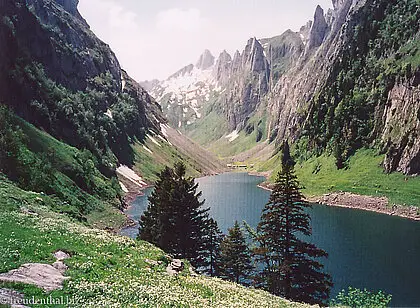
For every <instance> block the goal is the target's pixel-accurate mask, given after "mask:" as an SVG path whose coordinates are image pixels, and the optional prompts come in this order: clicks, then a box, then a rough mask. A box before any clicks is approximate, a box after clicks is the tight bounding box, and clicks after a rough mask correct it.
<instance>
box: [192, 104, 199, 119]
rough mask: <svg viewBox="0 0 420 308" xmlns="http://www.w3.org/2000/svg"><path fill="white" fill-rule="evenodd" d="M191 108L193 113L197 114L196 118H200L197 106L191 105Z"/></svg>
mask: <svg viewBox="0 0 420 308" xmlns="http://www.w3.org/2000/svg"><path fill="white" fill-rule="evenodd" d="M192 109H193V110H194V112H195V115H196V116H197V118H198V119H200V118H201V113H200V112H199V111H198V108H197V107H192Z"/></svg>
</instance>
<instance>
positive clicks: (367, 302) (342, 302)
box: [330, 287, 392, 308]
mask: <svg viewBox="0 0 420 308" xmlns="http://www.w3.org/2000/svg"><path fill="white" fill-rule="evenodd" d="M391 299H392V295H389V294H385V293H383V292H382V291H379V292H377V293H374V292H371V291H368V290H366V289H364V290H360V289H356V288H352V287H349V289H348V290H347V291H346V290H342V291H340V293H338V295H337V296H336V298H335V299H333V300H332V301H331V303H330V306H333V307H350V308H368V307H375V308H386V307H388V305H389V303H390V302H391Z"/></svg>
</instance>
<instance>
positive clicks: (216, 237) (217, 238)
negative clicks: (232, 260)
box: [205, 218, 224, 276]
mask: <svg viewBox="0 0 420 308" xmlns="http://www.w3.org/2000/svg"><path fill="white" fill-rule="evenodd" d="M223 237H224V236H223V233H222V231H220V229H219V227H218V225H217V222H216V221H215V220H214V219H213V218H210V219H209V221H208V227H207V239H206V252H207V260H206V263H207V264H205V267H207V269H206V270H205V272H206V273H207V274H208V275H210V276H219V275H220V262H221V261H220V245H221V242H222V240H223Z"/></svg>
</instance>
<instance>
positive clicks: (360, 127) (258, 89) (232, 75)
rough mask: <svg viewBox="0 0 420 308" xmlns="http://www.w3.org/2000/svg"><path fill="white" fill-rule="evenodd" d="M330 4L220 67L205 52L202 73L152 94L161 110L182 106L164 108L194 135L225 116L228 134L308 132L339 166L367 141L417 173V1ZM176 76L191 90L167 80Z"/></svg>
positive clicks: (391, 166)
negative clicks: (295, 27) (170, 104)
mask: <svg viewBox="0 0 420 308" xmlns="http://www.w3.org/2000/svg"><path fill="white" fill-rule="evenodd" d="M332 4H333V8H331V9H328V10H327V11H326V12H325V11H324V10H323V9H322V8H321V7H320V6H317V7H316V9H315V12H314V18H313V21H309V22H308V23H307V24H305V25H304V26H302V27H301V28H300V30H299V32H294V31H291V30H287V31H286V32H285V33H283V34H282V35H279V36H276V37H273V38H263V39H257V38H251V39H249V40H248V42H247V44H246V45H245V48H244V49H243V51H242V52H239V51H237V52H235V54H234V55H233V56H231V55H229V54H228V53H227V52H225V51H224V52H222V53H221V54H220V55H219V57H218V58H217V59H216V61H215V64H212V63H213V62H214V60H213V57H212V56H211V57H210V56H209V52H208V51H206V52H205V53H204V54H203V55H202V56H201V57H200V60H199V61H198V63H197V65H195V66H194V65H190V66H189V67H187V68H188V69H187V68H185V69H184V71H185V70H187V71H188V74H189V75H188V76H193V75H194V76H195V77H194V78H191V77H188V78H185V76H187V75H185V74H180V73H177V74H175V75H173V76H171V77H170V78H169V79H168V80H167V81H164V82H161V83H160V85H158V86H157V87H156V88H155V89H154V90H152V95H154V96H155V97H156V98H157V100H158V101H159V102H161V103H162V104H163V105H162V106H165V107H168V104H167V102H168V99H169V98H170V99H171V100H172V102H173V105H177V106H179V107H175V108H172V109H171V108H169V107H168V108H164V113H165V114H167V115H168V117H169V118H170V119H171V121H172V123H173V124H176V125H177V126H178V127H180V128H182V129H184V130H185V131H187V132H189V131H197V130H200V129H201V130H204V128H206V129H208V127H209V125H208V120H207V119H209V118H211V119H213V120H214V119H215V114H217V120H218V121H219V122H218V123H222V122H223V121H224V123H225V124H223V125H219V126H222V127H223V129H224V130H225V131H224V132H223V133H222V132H221V131H218V132H217V133H215V138H220V137H221V135H223V134H225V135H227V134H229V133H231V132H232V131H234V132H235V136H236V134H237V133H239V132H241V131H243V132H244V134H245V135H249V134H251V133H252V132H254V131H255V130H258V133H257V138H256V140H255V141H265V140H268V142H271V141H274V140H276V141H277V143H278V144H279V143H281V141H282V140H283V139H284V138H291V139H293V140H295V141H299V140H302V139H305V138H306V139H308V140H309V142H308V148H307V151H316V152H319V151H328V152H329V153H334V155H335V156H336V160H337V166H338V167H339V168H341V167H344V165H345V161H346V160H347V159H348V158H349V157H350V156H351V155H352V154H353V153H354V152H355V151H356V150H357V149H359V148H361V147H375V148H381V149H382V151H384V152H385V153H387V155H386V157H387V158H386V160H385V162H384V167H385V169H386V170H387V171H394V170H398V171H402V172H404V173H411V174H412V173H419V172H420V170H419V168H418V163H417V161H418V155H419V153H418V150H417V148H418V142H419V141H418V139H419V138H418V136H417V135H416V133H414V132H415V131H416V129H417V126H416V125H417V122H415V121H414V120H413V119H415V117H414V118H413V117H412V115H410V114H409V113H408V112H407V110H408V109H409V107H408V106H411V107H412V108H414V111H413V114H415V113H416V112H417V110H418V106H417V105H415V102H417V101H418V96H417V95H418V92H417V91H416V90H415V89H417V87H418V84H417V83H418V81H417V79H416V78H417V77H414V76H417V74H418V72H419V69H418V66H419V64H418V60H416V59H418V50H419V34H418V33H419V24H418V22H416V21H418V20H419V18H420V11H419V7H418V3H417V2H416V1H415V0H409V1H405V2H399V1H390V2H389V1H384V0H334V1H333V3H332ZM204 59H207V60H206V61H204ZM204 62H205V64H204ZM193 71H195V73H192V72H193ZM197 72H206V73H199V74H198V73H197ZM181 75H182V76H184V77H182V78H181ZM197 76H201V77H197ZM177 78H178V79H177ZM179 78H181V79H182V82H181V79H179ZM169 80H172V81H171V82H169ZM175 80H178V81H177V83H180V84H182V85H183V87H184V89H183V90H181V91H180V90H179V88H178V89H177V88H176V87H171V86H169V84H170V83H174V82H175ZM187 84H188V85H191V84H194V85H195V86H198V88H199V89H201V90H200V91H198V92H197V91H196V92H194V91H193V90H192V89H193V88H194V87H195V86H194V87H192V88H188V86H187V87H185V85H187ZM403 85H404V86H403ZM162 87H163V88H165V89H166V90H165V91H162V90H161V89H162ZM402 87H404V88H405V89H406V90H404V91H403V90H402ZM198 88H197V89H198ZM158 89H160V92H159V91H158ZM203 89H206V90H203ZM162 93H165V95H166V97H165V99H163V96H162V95H161V94H162ZM194 93H195V94H194ZM200 97H201V98H200ZM203 97H205V99H202V98H203ZM197 102H198V103H197ZM397 102H399V103H397ZM181 106H182V108H180V107H181ZM390 106H392V107H390ZM397 106H399V107H397ZM190 108H193V109H191V110H190V111H188V110H189V109H190ZM390 108H392V109H390ZM181 109H182V110H181ZM174 110H178V112H174ZM390 110H393V112H391V111H390ZM181 111H182V112H181ZM194 111H195V112H194ZM196 112H198V113H199V114H200V117H197V116H196V115H197V113H196ZM390 112H391V113H390ZM221 119H222V120H221ZM391 122H393V123H394V124H390V123H391ZM397 122H400V123H401V122H402V123H406V124H408V126H404V127H402V126H398V125H396V124H395V123H397ZM397 126H398V127H397ZM262 132H265V133H266V134H264V136H265V138H264V137H261V133H262ZM192 135H194V133H193V134H192ZM229 136H231V134H229V135H227V136H226V137H227V138H228V139H229V140H230V137H229ZM206 141H208V140H207V139H206Z"/></svg>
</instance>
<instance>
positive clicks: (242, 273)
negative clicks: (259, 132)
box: [139, 142, 390, 306]
mask: <svg viewBox="0 0 420 308" xmlns="http://www.w3.org/2000/svg"><path fill="white" fill-rule="evenodd" d="M185 171H186V170H185V166H184V165H183V164H182V163H177V164H175V166H174V168H173V169H171V168H169V167H166V168H165V169H164V170H162V171H161V172H160V174H159V179H158V180H157V182H156V185H155V189H154V191H153V193H152V194H151V196H150V197H149V205H148V208H147V210H146V211H145V212H144V214H143V215H142V217H141V219H140V227H139V229H140V230H139V231H140V233H139V239H141V240H146V241H148V242H150V243H153V244H155V245H156V246H158V247H160V248H162V249H163V250H164V251H165V252H167V253H170V254H171V255H173V256H174V257H176V258H181V259H187V260H188V261H189V262H190V263H191V265H192V266H194V267H195V268H196V270H197V271H199V272H202V273H205V274H207V275H210V276H217V277H220V278H223V279H226V280H229V281H232V282H236V283H240V284H243V285H248V286H253V287H256V288H262V289H264V290H267V291H269V292H270V293H272V294H274V295H278V296H281V297H284V298H286V299H289V300H292V301H297V302H305V303H309V304H320V305H325V304H327V301H328V299H329V294H330V289H331V287H332V286H333V283H332V278H331V276H330V275H329V274H327V273H324V271H323V267H324V266H323V265H322V263H321V262H320V261H319V260H320V258H327V257H328V254H327V252H325V251H323V250H321V249H319V248H317V247H316V246H315V245H313V244H311V243H308V242H305V241H303V240H302V235H305V236H310V235H311V227H310V216H309V214H307V212H306V209H307V208H309V207H311V205H310V204H309V203H308V202H307V201H305V198H304V196H303V194H302V193H301V187H300V185H299V182H298V180H297V177H296V175H295V173H294V161H293V159H292V157H291V155H290V151H289V146H288V144H287V142H285V143H284V144H283V155H282V169H281V171H280V172H279V173H278V174H277V178H276V180H275V184H274V187H273V190H272V193H271V195H270V198H269V201H268V203H267V204H266V205H265V207H264V209H263V211H262V214H261V220H260V222H259V224H258V226H257V228H256V229H253V228H252V227H250V226H249V225H247V224H246V223H244V226H241V225H240V224H239V223H238V222H237V221H236V222H235V223H234V225H233V226H232V227H231V228H229V229H228V233H227V234H226V235H224V234H223V233H222V232H221V231H220V229H219V227H218V225H217V222H216V221H215V220H214V219H213V218H211V217H210V215H209V208H204V201H201V200H200V199H201V192H198V191H197V189H198V184H197V183H195V180H194V179H193V178H189V177H187V176H186V173H185ZM343 292H344V291H343ZM343 292H342V293H341V298H339V299H338V300H337V301H336V302H335V303H342V302H345V298H347V297H346V296H347V295H346V293H343ZM351 294H352V295H351V296H353V297H354V294H355V293H354V292H353V293H351ZM360 294H363V295H366V293H363V292H361V293H360ZM349 296H350V295H349ZM378 298H379V299H383V298H385V297H383V298H382V297H380V296H378ZM386 299H388V297H387V298H386ZM351 300H354V298H352V299H351ZM357 300H358V298H357V299H356V300H355V301H356V302H357ZM389 300H390V299H388V302H389ZM350 302H351V301H348V302H345V303H347V304H348V303H350ZM388 302H387V303H388ZM387 303H386V304H387ZM386 304H385V306H386Z"/></svg>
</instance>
